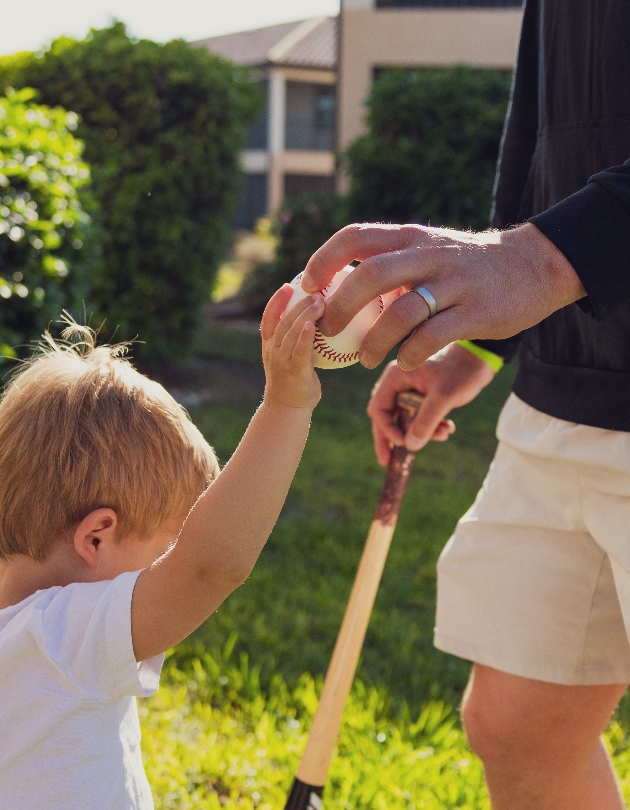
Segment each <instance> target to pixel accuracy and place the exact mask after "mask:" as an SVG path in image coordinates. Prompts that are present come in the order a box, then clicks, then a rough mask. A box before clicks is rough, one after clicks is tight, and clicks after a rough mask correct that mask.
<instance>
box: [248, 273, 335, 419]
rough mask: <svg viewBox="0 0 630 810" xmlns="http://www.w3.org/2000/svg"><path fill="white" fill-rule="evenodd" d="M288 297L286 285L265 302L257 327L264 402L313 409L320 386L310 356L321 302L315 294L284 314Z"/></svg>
mask: <svg viewBox="0 0 630 810" xmlns="http://www.w3.org/2000/svg"><path fill="white" fill-rule="evenodd" d="M292 295H293V289H292V288H291V286H290V285H289V284H285V285H284V286H282V287H281V288H280V289H279V290H278V291H277V292H276V293H275V294H274V295H273V296H272V297H271V299H270V300H269V303H268V304H267V306H266V307H265V311H264V313H263V316H262V321H261V323H260V332H261V335H262V354H263V364H264V366H265V373H266V375H267V385H266V386H265V401H266V402H269V401H270V400H273V401H275V402H280V403H282V404H283V405H287V406H288V407H290V408H314V407H315V405H317V403H318V402H319V399H320V397H321V386H320V384H319V378H318V377H317V374H316V373H315V369H314V368H313V362H312V360H311V352H312V347H313V337H314V335H315V321H316V320H318V319H319V318H321V317H322V315H323V314H324V299H323V298H322V296H321V295H320V294H319V293H316V294H315V295H311V296H309V297H308V298H304V299H303V300H302V301H298V303H297V304H296V305H295V306H294V307H291V309H290V310H288V311H285V310H286V306H287V304H288V303H289V300H290V299H291V296H292Z"/></svg>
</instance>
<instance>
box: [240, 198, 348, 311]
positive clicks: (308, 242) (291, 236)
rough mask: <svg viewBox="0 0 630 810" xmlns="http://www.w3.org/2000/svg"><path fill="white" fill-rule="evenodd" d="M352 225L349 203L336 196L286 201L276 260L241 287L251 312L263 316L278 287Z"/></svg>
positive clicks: (259, 267) (258, 269) (277, 225)
mask: <svg viewBox="0 0 630 810" xmlns="http://www.w3.org/2000/svg"><path fill="white" fill-rule="evenodd" d="M348 222H349V220H348V217H347V213H346V203H345V200H344V198H343V197H340V196H337V195H335V194H324V193H320V194H303V195H300V196H298V197H294V198H292V199H288V200H285V202H284V205H283V208H282V210H281V211H280V213H279V214H278V216H277V219H276V223H275V229H276V231H277V233H278V247H277V250H276V257H275V259H274V260H273V261H271V262H264V263H261V264H259V265H257V266H256V267H254V268H253V270H252V271H251V272H250V273H249V274H248V275H247V276H246V277H245V280H244V282H243V285H242V287H241V296H242V298H243V301H244V302H245V305H246V306H247V309H248V311H249V312H251V313H252V314H255V315H260V314H261V313H262V311H263V309H264V308H265V304H266V303H267V301H268V300H269V298H270V297H271V295H273V293H274V292H275V291H276V290H277V289H278V287H280V286H282V284H284V283H285V282H286V281H291V279H292V278H295V276H297V274H298V273H300V272H301V271H302V270H304V267H305V265H306V262H307V261H308V260H309V259H310V257H311V256H312V255H313V253H314V252H315V251H316V250H317V248H318V247H320V245H322V244H323V243H324V242H325V241H326V240H327V239H329V238H330V237H331V236H332V235H333V234H334V233H335V231H337V230H339V228H343V226H344V225H347V224H348Z"/></svg>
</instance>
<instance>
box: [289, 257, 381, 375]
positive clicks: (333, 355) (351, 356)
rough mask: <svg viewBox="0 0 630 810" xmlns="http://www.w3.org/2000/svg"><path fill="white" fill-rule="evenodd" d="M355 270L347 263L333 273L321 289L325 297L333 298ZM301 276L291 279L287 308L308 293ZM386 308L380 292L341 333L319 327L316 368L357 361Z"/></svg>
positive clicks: (314, 340)
mask: <svg viewBox="0 0 630 810" xmlns="http://www.w3.org/2000/svg"><path fill="white" fill-rule="evenodd" d="M353 270H354V268H353V267H350V266H348V267H344V268H343V269H342V270H340V271H339V272H338V273H336V274H335V275H334V276H333V279H332V281H331V282H330V284H329V285H328V286H327V287H326V288H324V289H323V290H321V291H320V292H321V294H322V295H323V296H324V301H327V300H328V299H329V298H330V296H331V295H332V294H333V292H334V291H335V290H336V289H337V287H338V286H339V285H340V284H341V282H342V281H343V280H344V279H345V278H347V276H348V275H349V274H350V273H351V272H352V271H353ZM301 280H302V273H300V274H299V275H297V276H296V277H295V278H294V279H293V281H292V282H291V286H292V287H293V289H294V292H293V296H292V297H291V300H290V301H289V303H288V305H287V309H290V308H291V307H292V306H293V305H294V304H297V302H298V301H301V300H302V298H306V296H307V295H308V293H305V292H304V290H303V289H302V287H301V286H300V281H301ZM383 309H384V304H383V299H382V298H381V296H380V295H379V297H378V298H375V299H374V300H373V301H370V303H369V304H367V306H365V307H363V309H362V310H361V311H360V312H359V313H358V314H357V315H355V316H354V318H353V319H352V320H351V321H350V323H349V324H348V325H347V326H346V328H345V329H344V330H343V331H342V332H340V333H339V334H338V335H335V336H334V337H326V336H325V335H322V333H321V332H320V331H319V329H317V330H316V332H315V337H314V338H313V365H314V366H315V368H343V367H344V366H351V365H353V364H354V363H358V362H359V347H360V345H361V341H362V340H363V338H364V337H365V335H366V334H367V331H368V329H369V328H370V327H371V326H372V324H373V323H374V321H375V320H376V319H377V318H378V316H379V315H380V313H381V312H382V311H383Z"/></svg>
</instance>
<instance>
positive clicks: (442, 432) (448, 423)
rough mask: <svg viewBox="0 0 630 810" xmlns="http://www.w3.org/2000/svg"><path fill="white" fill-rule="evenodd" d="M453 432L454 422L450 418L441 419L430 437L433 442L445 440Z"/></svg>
mask: <svg viewBox="0 0 630 810" xmlns="http://www.w3.org/2000/svg"><path fill="white" fill-rule="evenodd" d="M453 433H455V422H453V420H452V419H443V420H442V421H441V422H440V424H439V425H438V426H437V428H436V429H435V433H434V434H433V436H432V437H431V440H432V441H434V442H445V441H447V440H448V439H449V438H450V437H451V436H452V435H453Z"/></svg>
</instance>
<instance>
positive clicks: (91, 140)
mask: <svg viewBox="0 0 630 810" xmlns="http://www.w3.org/2000/svg"><path fill="white" fill-rule="evenodd" d="M8 82H11V83H13V84H14V86H24V85H30V86H33V87H35V88H37V90H38V91H39V95H40V98H41V100H42V101H43V102H45V103H47V104H60V105H62V106H64V107H66V108H67V109H71V110H74V111H76V112H77V113H78V114H79V116H80V122H79V127H78V129H77V135H78V136H79V137H81V138H82V139H83V140H84V141H85V157H86V160H87V161H88V162H89V163H90V164H91V166H92V167H93V170H92V178H93V191H94V194H95V196H96V198H97V200H98V202H99V203H100V206H101V208H102V218H103V225H104V229H105V232H106V238H105V241H104V245H103V271H102V272H101V273H100V274H99V276H98V278H96V279H95V281H94V285H93V289H92V296H91V303H92V304H93V305H94V306H95V307H96V309H97V310H98V311H99V312H101V313H102V314H104V315H105V316H107V319H108V322H109V326H110V327H111V328H114V327H118V331H117V338H118V339H128V338H133V337H134V336H136V335H138V336H139V338H140V340H141V341H144V342H146V346H145V347H142V346H139V347H138V349H137V350H136V353H140V354H141V355H142V354H143V355H145V356H147V355H151V356H152V357H153V358H155V359H159V358H164V357H171V358H177V357H180V356H181V355H182V354H183V353H184V352H185V351H186V350H187V347H188V346H189V345H190V340H191V337H192V335H193V333H194V331H195V328H196V326H197V322H198V319H199V315H200V311H201V307H202V305H203V304H204V303H205V302H206V301H207V300H208V299H209V296H210V292H211V289H212V284H213V280H214V276H215V273H216V271H217V268H218V265H219V262H220V260H221V258H222V256H223V253H224V250H225V247H226V240H227V237H228V233H229V222H230V217H231V212H232V208H233V205H234V203H235V202H236V198H237V195H238V191H239V181H240V171H239V168H238V154H239V150H240V148H241V147H242V145H243V144H244V142H245V136H246V130H247V125H248V123H249V122H250V121H251V120H252V119H253V117H254V116H255V115H256V113H257V110H258V107H259V103H260V98H259V91H258V90H257V89H256V87H255V85H254V84H253V83H252V82H251V81H250V78H249V74H248V73H247V72H246V71H244V70H243V69H241V68H237V67H235V66H234V65H232V64H230V63H229V62H227V61H225V60H222V59H220V58H219V57H216V56H213V55H211V54H209V53H208V52H207V51H206V50H205V49H203V48H191V47H189V46H188V45H187V44H186V43H185V42H184V41H182V40H174V41H172V42H168V43H166V44H165V45H159V44H157V43H154V42H150V41H148V40H140V41H134V40H132V39H130V38H129V36H128V35H127V33H126V31H125V27H124V25H123V24H122V23H115V24H114V25H112V27H110V28H106V29H103V30H99V31H92V32H91V33H90V35H89V36H88V37H87V38H86V39H85V40H83V41H81V42H77V41H75V40H72V39H68V38H65V37H62V38H60V39H57V40H55V41H54V42H53V43H52V45H51V47H50V50H48V51H47V52H45V53H40V54H31V55H30V57H29V55H25V54H17V55H16V56H15V57H14V58H13V59H12V60H11V59H3V60H0V87H1V86H2V85H3V84H6V83H8Z"/></svg>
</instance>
